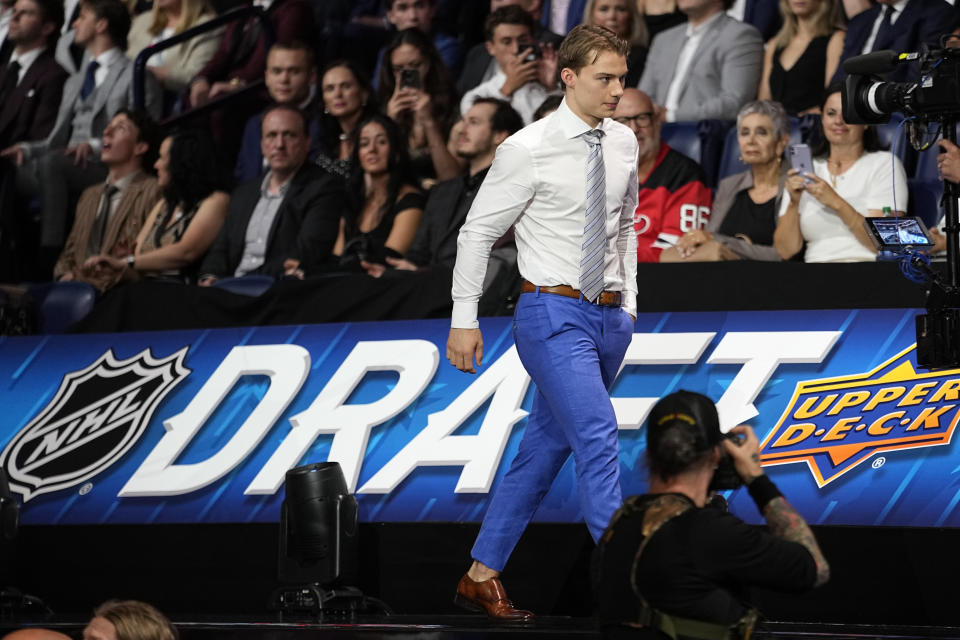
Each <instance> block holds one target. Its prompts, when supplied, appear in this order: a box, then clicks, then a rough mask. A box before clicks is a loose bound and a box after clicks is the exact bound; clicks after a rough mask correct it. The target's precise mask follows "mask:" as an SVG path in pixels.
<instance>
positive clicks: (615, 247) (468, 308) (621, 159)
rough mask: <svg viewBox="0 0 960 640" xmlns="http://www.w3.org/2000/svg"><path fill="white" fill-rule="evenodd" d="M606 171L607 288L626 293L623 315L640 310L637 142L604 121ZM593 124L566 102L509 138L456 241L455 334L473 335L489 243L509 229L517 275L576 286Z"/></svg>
mask: <svg viewBox="0 0 960 640" xmlns="http://www.w3.org/2000/svg"><path fill="white" fill-rule="evenodd" d="M598 128H599V129H602V130H603V132H604V134H605V135H604V136H603V141H602V143H601V144H602V145H603V146H602V148H603V164H604V171H605V172H606V204H607V207H606V209H607V211H606V236H607V243H606V249H605V257H604V287H603V288H604V289H605V290H608V291H620V292H622V294H623V298H622V304H621V306H622V307H623V309H624V310H625V311H627V312H629V313H630V314H633V315H636V312H637V311H636V310H637V234H636V232H635V231H634V230H633V212H634V210H635V209H636V208H637V188H638V184H639V183H638V181H637V153H638V148H637V139H636V137H635V136H634V135H633V132H632V131H630V129H628V128H627V127H626V126H624V125H622V124H619V123H617V122H614V121H613V120H611V119H609V118H606V119H604V120H603V121H602V122H601V123H600V125H599V127H598ZM589 130H590V126H589V125H588V124H587V123H586V122H585V121H584V120H582V119H581V118H579V117H578V116H577V115H575V114H574V113H573V112H572V111H571V110H570V108H569V107H568V106H567V101H566V99H564V100H563V102H561V103H560V107H559V108H558V109H557V110H556V111H555V112H553V113H551V114H550V115H548V116H547V117H545V118H543V119H541V120H538V121H537V122H534V123H533V124H531V125H530V126H528V127H525V128H523V129H521V130H520V131H518V132H517V133H516V134H514V135H512V136H510V137H509V138H507V139H506V140H505V141H504V142H503V143H502V144H501V145H500V146H499V147H498V148H497V154H496V157H495V158H494V161H493V166H492V167H490V171H489V172H488V173H487V177H486V178H485V179H484V181H483V185H482V186H481V187H480V191H479V192H478V193H477V197H476V198H475V199H474V201H473V206H471V207H470V213H468V214H467V219H466V222H464V224H463V227H461V229H460V237H459V238H458V240H457V264H456V266H455V267H454V270H453V318H452V322H451V325H452V326H453V327H454V328H461V329H473V328H476V327H478V326H479V323H478V322H477V302H478V301H479V299H480V294H481V293H482V288H483V277H484V274H485V272H486V269H487V260H488V259H489V256H490V248H491V247H492V246H493V243H494V242H495V241H496V240H497V239H498V238H500V236H502V235H503V234H504V233H505V232H506V231H507V229H509V228H510V225H515V227H514V231H515V233H516V240H517V254H518V255H517V263H518V265H517V266H518V267H519V269H520V274H521V275H522V276H523V277H524V278H525V279H527V280H529V281H530V282H532V283H533V284H536V285H540V286H551V285H558V284H565V285H570V286H572V287H574V288H579V283H580V250H581V244H582V241H583V226H584V221H585V217H586V207H587V189H586V179H587V175H586V174H587V171H586V168H587V158H588V156H589V153H590V149H589V145H588V144H587V141H586V140H585V139H584V138H583V137H582V134H583V133H585V132H586V131H589Z"/></svg>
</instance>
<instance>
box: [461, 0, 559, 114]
mask: <svg viewBox="0 0 960 640" xmlns="http://www.w3.org/2000/svg"><path fill="white" fill-rule="evenodd" d="M533 27H534V25H533V19H532V18H531V17H530V14H529V13H527V12H526V11H524V10H523V9H522V8H520V7H519V6H517V5H507V6H505V7H500V8H499V9H497V10H496V11H494V12H493V13H491V14H490V15H489V16H488V17H487V22H486V25H485V31H486V34H487V51H488V52H490V55H491V56H493V58H494V60H496V61H497V70H496V71H495V72H494V74H493V76H492V77H491V78H489V79H488V80H486V81H485V82H482V83H480V84H479V85H477V86H476V87H474V88H473V89H471V90H470V91H468V92H467V93H466V94H464V96H463V100H461V101H460V112H461V113H466V112H467V111H468V110H469V109H470V107H471V106H473V101H474V100H476V99H477V98H496V99H498V100H505V101H506V102H509V103H510V106H511V107H513V108H514V109H515V110H516V111H517V113H519V114H520V117H522V118H523V122H524V124H530V123H531V122H533V120H534V117H533V114H534V112H535V111H536V110H537V107H539V106H540V105H541V104H542V103H543V101H544V99H545V98H546V97H547V96H548V95H550V93H552V92H555V91H556V89H557V52H556V50H555V49H554V48H553V45H550V44H538V43H537V42H536V41H535V39H534V37H533Z"/></svg>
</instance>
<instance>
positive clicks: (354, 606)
mask: <svg viewBox="0 0 960 640" xmlns="http://www.w3.org/2000/svg"><path fill="white" fill-rule="evenodd" d="M285 485H286V496H285V498H284V501H283V505H282V507H281V515H280V549H279V557H278V577H279V579H280V582H281V583H282V584H283V585H285V586H281V587H280V588H279V589H277V590H276V591H275V592H274V594H273V600H272V603H271V606H272V608H274V609H279V610H280V611H283V612H284V613H312V614H315V615H316V614H323V613H327V614H333V613H336V614H343V613H348V614H352V613H356V612H358V611H361V610H369V609H370V607H371V605H373V606H376V607H377V608H378V609H379V610H381V611H383V612H386V613H389V608H388V607H386V605H384V604H383V603H381V602H380V601H379V600H377V599H375V598H370V597H366V596H364V595H363V593H362V592H361V591H360V590H359V589H357V588H355V587H350V586H345V584H344V583H345V582H346V581H350V580H356V579H357V578H358V575H357V574H358V566H359V555H358V546H357V499H356V498H354V497H353V496H352V495H351V494H350V493H349V492H348V491H347V482H346V480H345V479H344V477H343V471H342V470H341V469H340V464H339V463H337V462H319V463H315V464H308V465H306V466H302V467H296V468H294V469H290V470H289V471H287V474H286V481H285Z"/></svg>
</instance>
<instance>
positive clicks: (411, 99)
mask: <svg viewBox="0 0 960 640" xmlns="http://www.w3.org/2000/svg"><path fill="white" fill-rule="evenodd" d="M396 79H397V84H396V87H395V88H394V90H393V95H392V96H390V100H389V102H387V115H388V116H389V117H390V118H391V119H393V120H397V119H398V117H399V116H400V114H401V113H403V112H405V111H406V112H412V111H414V110H416V107H417V102H418V101H419V100H420V98H421V97H422V96H423V95H424V92H423V91H422V89H421V87H422V86H423V80H422V78H421V77H420V72H419V71H418V70H416V69H400V72H399V73H398V74H397V76H396Z"/></svg>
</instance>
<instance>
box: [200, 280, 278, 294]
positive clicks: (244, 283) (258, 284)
mask: <svg viewBox="0 0 960 640" xmlns="http://www.w3.org/2000/svg"><path fill="white" fill-rule="evenodd" d="M273 283H274V279H273V278H272V277H270V276H262V275H251V276H243V277H240V278H223V279H222V280H217V281H216V282H214V283H213V286H215V287H217V288H218V289H224V290H226V291H229V292H230V293H238V294H240V295H244V296H250V297H253V298H256V297H257V296H259V295H261V294H262V293H263V292H264V291H266V290H267V289H269V288H270V287H272V286H273Z"/></svg>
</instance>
